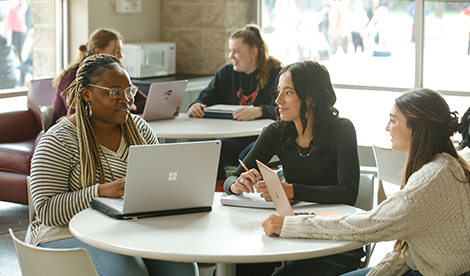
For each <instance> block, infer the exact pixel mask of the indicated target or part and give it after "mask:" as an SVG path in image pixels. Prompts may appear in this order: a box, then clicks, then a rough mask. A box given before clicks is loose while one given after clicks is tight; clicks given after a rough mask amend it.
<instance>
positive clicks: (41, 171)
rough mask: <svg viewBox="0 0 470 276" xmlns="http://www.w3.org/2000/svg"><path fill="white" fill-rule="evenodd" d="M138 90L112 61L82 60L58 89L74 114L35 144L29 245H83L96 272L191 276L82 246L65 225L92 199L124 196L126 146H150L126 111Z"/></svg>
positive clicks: (184, 268) (174, 266)
mask: <svg viewBox="0 0 470 276" xmlns="http://www.w3.org/2000/svg"><path fill="white" fill-rule="evenodd" d="M136 92H137V87H136V86H134V85H132V83H131V81H130V78H129V75H128V74H127V72H126V71H125V70H124V68H123V66H122V65H121V63H120V62H119V60H118V59H117V58H115V57H114V56H111V55H106V54H100V55H93V56H89V57H87V58H86V59H85V60H84V61H83V62H82V63H81V64H80V67H79V68H78V70H77V74H76V78H75V80H74V81H73V82H72V84H71V85H70V86H69V87H68V88H67V89H66V90H65V91H64V94H65V95H66V96H67V104H68V105H69V106H71V107H74V108H75V110H77V112H76V113H75V114H73V115H69V116H67V117H64V119H62V120H60V121H59V122H58V123H57V124H55V125H54V126H52V127H51V128H50V129H49V130H48V131H47V132H46V133H45V134H44V136H43V137H42V139H41V140H40V142H39V144H38V146H37V148H36V151H35V153H34V156H33V159H32V163H31V195H32V199H33V204H34V208H35V210H36V214H37V216H36V220H35V221H34V222H33V223H32V224H31V241H32V243H33V244H34V245H37V246H41V247H46V248H74V247H83V248H86V249H87V250H88V252H89V253H90V255H91V258H92V259H93V262H94V264H95V266H96V268H97V271H98V273H99V274H100V275H113V276H114V275H197V266H196V264H194V263H191V264H184V263H173V262H167V261H158V260H147V259H142V258H138V257H130V256H124V255H120V254H115V253H111V252H107V251H104V250H100V249H97V248H94V247H92V246H89V245H86V244H84V243H82V242H80V241H79V240H77V239H76V238H74V237H73V236H72V234H71V233H70V231H69V229H68V224H69V222H70V220H71V219H72V217H73V216H74V215H75V214H77V213H78V212H80V211H82V210H84V209H86V208H88V207H90V203H91V201H92V200H93V199H94V198H95V197H97V196H101V197H120V196H123V195H124V187H125V176H126V169H127V156H128V152H129V147H130V146H131V145H144V144H157V143H158V140H157V136H156V135H155V133H154V132H153V130H152V129H151V128H150V126H149V125H148V124H147V123H146V122H145V121H144V120H143V119H142V118H141V117H139V116H137V115H132V114H130V108H131V106H132V104H133V103H134V96H135V94H136Z"/></svg>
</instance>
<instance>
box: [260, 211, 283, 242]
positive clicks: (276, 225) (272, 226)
mask: <svg viewBox="0 0 470 276" xmlns="http://www.w3.org/2000/svg"><path fill="white" fill-rule="evenodd" d="M283 225H284V218H283V217H280V216H278V215H270V216H269V217H268V218H267V219H266V220H265V221H264V222H263V224H262V226H263V227H264V233H266V235H267V236H268V237H276V236H279V235H281V231H282V226H283Z"/></svg>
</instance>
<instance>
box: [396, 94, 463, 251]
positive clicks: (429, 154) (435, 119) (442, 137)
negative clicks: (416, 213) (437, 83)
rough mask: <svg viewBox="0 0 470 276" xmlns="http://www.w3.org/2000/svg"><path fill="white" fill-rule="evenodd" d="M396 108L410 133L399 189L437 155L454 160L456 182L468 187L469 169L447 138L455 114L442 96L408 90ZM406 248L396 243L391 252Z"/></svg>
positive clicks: (455, 124) (454, 123)
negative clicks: (459, 169)
mask: <svg viewBox="0 0 470 276" xmlns="http://www.w3.org/2000/svg"><path fill="white" fill-rule="evenodd" d="M395 106H396V108H397V109H398V110H399V111H400V112H401V113H402V114H403V115H404V116H405V118H406V120H407V125H408V127H409V128H410V129H411V147H410V152H409V153H408V158H407V161H406V164H405V168H404V174H403V180H402V184H401V189H403V188H404V187H405V186H406V183H407V182H408V179H409V178H410V176H411V175H412V174H413V173H414V172H416V171H418V170H419V169H421V168H422V167H423V166H424V165H425V164H427V163H429V162H431V161H432V160H433V158H434V157H435V156H436V154H439V153H448V154H450V155H451V156H453V157H454V158H455V159H456V160H457V162H458V163H459V164H460V166H461V167H462V169H463V171H464V173H465V178H464V179H458V180H459V181H461V182H463V183H468V182H469V179H470V168H469V165H468V163H467V161H465V159H463V158H462V157H461V156H460V155H459V154H458V153H457V150H456V149H455V147H454V145H453V144H452V141H451V138H450V136H452V135H453V134H454V133H455V132H456V131H457V128H458V117H457V113H456V112H450V110H449V106H448V105H447V103H446V101H445V100H444V98H443V97H442V96H441V94H439V93H438V92H436V91H434V90H431V89H426V88H420V89H413V90H409V91H407V92H405V93H404V94H403V95H401V96H400V97H398V98H397V99H396V100H395ZM407 246H408V245H407V243H406V242H405V241H400V240H398V241H397V242H396V243H395V249H394V250H395V251H401V250H402V249H403V248H406V247H407Z"/></svg>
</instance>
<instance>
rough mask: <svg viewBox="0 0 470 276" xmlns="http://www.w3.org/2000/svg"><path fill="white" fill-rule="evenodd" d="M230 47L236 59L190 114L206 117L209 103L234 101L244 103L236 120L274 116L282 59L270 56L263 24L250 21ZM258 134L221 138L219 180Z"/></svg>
mask: <svg viewBox="0 0 470 276" xmlns="http://www.w3.org/2000/svg"><path fill="white" fill-rule="evenodd" d="M229 50H230V54H229V58H230V60H231V61H232V63H230V64H227V65H225V66H224V67H222V68H221V69H220V70H219V71H218V72H217V73H216V74H215V76H214V78H213V79H212V81H211V82H210V84H209V86H208V87H206V88H205V89H204V90H202V91H201V93H200V94H199V97H198V98H197V100H196V101H194V102H193V103H192V104H191V105H190V106H189V110H188V115H189V116H192V117H199V118H202V117H204V115H205V114H204V111H203V108H204V107H206V106H211V105H214V104H231V105H240V108H238V109H237V110H235V111H234V112H233V114H232V116H233V118H234V119H235V120H239V121H248V120H253V119H256V118H272V119H274V110H275V108H276V104H275V103H274V100H275V99H276V92H275V88H274V86H275V81H276V77H277V74H278V73H279V70H280V69H281V62H280V61H279V60H277V59H275V58H273V57H271V56H269V53H268V46H267V44H266V42H265V41H264V40H263V38H262V37H261V33H260V30H259V28H258V27H257V26H255V25H246V26H245V28H243V29H241V30H238V31H236V32H235V33H233V34H232V36H231V37H230V40H229ZM251 105H252V106H251ZM257 137H258V136H249V137H241V138H221V139H218V140H221V141H222V150H221V153H220V156H221V158H220V162H219V172H218V175H217V180H222V179H225V178H226V174H225V167H227V166H235V165H237V164H238V161H237V159H238V158H239V155H241V156H244V155H245V154H246V153H247V152H248V150H249V149H250V148H251V146H249V145H250V144H251V143H253V142H254V141H255V140H256V138H257ZM242 158H243V157H242Z"/></svg>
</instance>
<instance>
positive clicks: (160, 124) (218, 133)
mask: <svg viewBox="0 0 470 276" xmlns="http://www.w3.org/2000/svg"><path fill="white" fill-rule="evenodd" d="M187 122H191V123H193V124H198V125H199V126H203V127H201V128H199V129H197V130H195V131H186V130H185V131H181V130H178V125H179V124H185V123H187ZM208 122H210V123H211V124H205V125H203V124H204V123H208ZM213 122H215V123H219V122H220V123H223V126H222V127H220V125H218V126H219V129H214V128H212V126H214V124H213ZM273 122H274V120H271V119H256V120H251V121H236V120H231V119H215V118H189V117H188V115H187V114H186V113H181V114H180V115H179V116H178V117H177V118H175V119H167V120H158V121H149V122H147V123H148V124H149V125H150V127H151V128H152V129H153V130H154V131H155V133H156V134H157V136H158V138H165V139H166V138H174V139H215V138H227V137H246V136H254V135H259V134H260V133H261V131H262V130H263V128H264V127H266V126H268V125H269V124H271V123H273ZM205 126H207V127H208V128H210V129H208V128H205ZM226 126H233V127H234V128H233V129H224V127H226ZM169 127H171V131H169V130H168V128H169ZM185 127H187V126H186V125H185ZM162 129H163V130H162ZM208 130H209V131H208Z"/></svg>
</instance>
